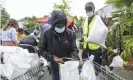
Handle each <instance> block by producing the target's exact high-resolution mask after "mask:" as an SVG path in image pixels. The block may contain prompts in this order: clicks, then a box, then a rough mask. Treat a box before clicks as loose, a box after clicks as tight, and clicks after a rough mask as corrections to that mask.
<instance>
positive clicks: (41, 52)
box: [38, 33, 54, 61]
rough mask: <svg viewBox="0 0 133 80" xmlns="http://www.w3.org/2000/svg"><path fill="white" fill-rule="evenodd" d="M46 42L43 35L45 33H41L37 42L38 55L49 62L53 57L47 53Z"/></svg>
mask: <svg viewBox="0 0 133 80" xmlns="http://www.w3.org/2000/svg"><path fill="white" fill-rule="evenodd" d="M47 42H48V41H47V38H46V35H45V33H43V34H42V35H41V38H40V41H39V44H38V47H39V55H40V56H42V57H44V58H45V59H46V60H48V61H51V60H53V58H54V56H53V55H50V53H49V52H48V50H47V48H48V46H47Z"/></svg>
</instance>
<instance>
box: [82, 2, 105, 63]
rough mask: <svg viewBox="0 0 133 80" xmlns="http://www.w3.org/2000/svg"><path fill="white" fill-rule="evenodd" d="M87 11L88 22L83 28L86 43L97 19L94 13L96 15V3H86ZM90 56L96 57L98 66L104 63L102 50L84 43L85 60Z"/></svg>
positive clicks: (83, 55)
mask: <svg viewBox="0 0 133 80" xmlns="http://www.w3.org/2000/svg"><path fill="white" fill-rule="evenodd" d="M85 10H86V14H87V18H86V20H85V22H84V26H83V38H84V41H86V39H87V38H88V35H89V34H90V31H91V28H92V27H93V24H94V22H95V20H96V17H95V15H94V13H95V6H94V3H93V2H88V3H86V5H85ZM96 37H97V36H96ZM90 55H94V57H95V58H94V61H95V62H96V63H98V64H101V63H102V48H101V47H100V46H99V45H96V44H92V43H84V44H83V52H82V57H83V59H85V58H88V56H90Z"/></svg>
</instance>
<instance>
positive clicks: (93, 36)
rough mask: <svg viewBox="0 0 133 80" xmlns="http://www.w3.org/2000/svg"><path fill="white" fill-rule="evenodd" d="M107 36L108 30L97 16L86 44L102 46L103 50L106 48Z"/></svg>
mask: <svg viewBox="0 0 133 80" xmlns="http://www.w3.org/2000/svg"><path fill="white" fill-rule="evenodd" d="M107 34H108V28H107V27H106V26H105V24H104V23H103V21H102V20H101V17H100V16H98V15H97V16H96V20H95V22H94V24H93V26H92V29H91V30H90V34H89V36H88V38H87V40H86V41H85V42H87V43H94V44H97V45H100V46H101V47H103V48H106V46H105V39H106V37H107Z"/></svg>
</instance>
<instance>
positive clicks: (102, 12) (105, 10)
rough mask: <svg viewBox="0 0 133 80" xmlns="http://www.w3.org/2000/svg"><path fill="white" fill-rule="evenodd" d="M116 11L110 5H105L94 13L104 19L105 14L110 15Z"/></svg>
mask: <svg viewBox="0 0 133 80" xmlns="http://www.w3.org/2000/svg"><path fill="white" fill-rule="evenodd" d="M115 10H116V9H115V8H114V7H113V6H112V5H106V6H104V7H103V8H101V9H99V10H98V11H96V14H97V15H100V16H101V17H105V15H107V14H111V13H112V12H114V11H115Z"/></svg>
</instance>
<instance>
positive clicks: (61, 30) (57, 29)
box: [54, 27, 65, 33]
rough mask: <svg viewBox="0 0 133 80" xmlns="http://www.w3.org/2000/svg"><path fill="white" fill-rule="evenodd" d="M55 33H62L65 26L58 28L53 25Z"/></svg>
mask: <svg viewBox="0 0 133 80" xmlns="http://www.w3.org/2000/svg"><path fill="white" fill-rule="evenodd" d="M54 30H55V31H56V32H57V33H63V32H64V30H65V27H63V28H58V27H55V29H54Z"/></svg>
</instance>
